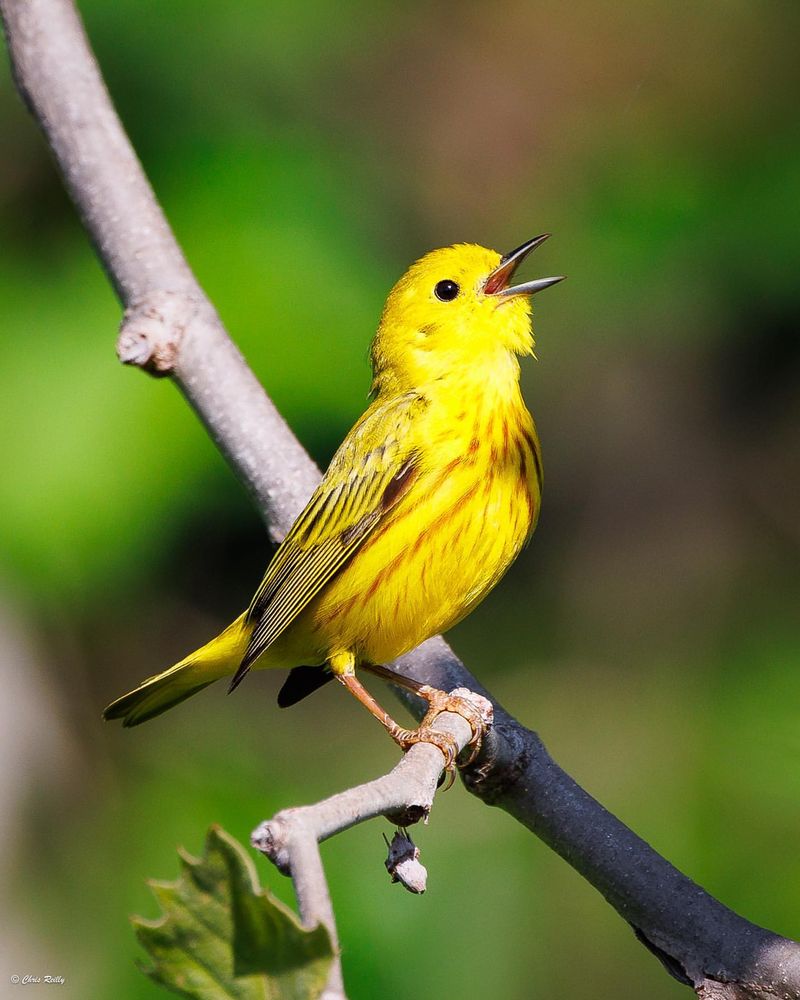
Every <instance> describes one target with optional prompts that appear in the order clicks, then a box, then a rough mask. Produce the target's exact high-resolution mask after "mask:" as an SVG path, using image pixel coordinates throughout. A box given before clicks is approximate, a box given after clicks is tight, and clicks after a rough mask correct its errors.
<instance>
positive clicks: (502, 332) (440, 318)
mask: <svg viewBox="0 0 800 1000" xmlns="http://www.w3.org/2000/svg"><path fill="white" fill-rule="evenodd" d="M546 239H547V235H544V236H537V237H536V238H535V239H532V240H529V241H528V242H527V243H523V244H522V246H520V247H518V248H517V249H516V250H513V251H512V252H511V253H508V254H506V255H505V256H503V257H501V256H500V254H499V253H497V252H496V251H495V250H487V249H486V248H485V247H480V246H476V245H474V244H464V243H462V244H457V245H456V246H452V247H445V248H444V249H442V250H433V251H431V252H430V253H428V254H426V255H425V256H424V257H422V258H420V260H418V261H417V262H416V263H414V264H412V265H411V267H410V268H409V269H408V270H407V271H406V273H405V274H404V275H403V277H402V278H401V279H400V280H399V281H398V282H397V284H396V285H395V286H394V288H393V289H392V290H391V292H390V293H389V298H388V299H387V300H386V305H385V306H384V309H383V315H382V316H381V322H380V326H379V327H378V332H377V334H376V335H375V340H374V342H373V345H372V363H373V371H374V374H375V383H374V388H375V389H377V390H380V389H382V388H384V387H385V388H387V389H390V390H398V389H409V388H414V387H418V386H421V385H424V384H426V383H427V382H430V381H433V380H436V379H440V378H442V377H446V376H447V375H452V374H458V373H459V372H463V371H465V370H466V369H470V370H474V371H475V372H476V373H480V371H481V370H485V371H487V373H488V372H489V371H490V370H491V366H492V365H494V364H497V363H498V361H502V360H504V359H509V358H513V356H514V355H516V354H531V353H532V352H533V332H532V330H531V303H530V299H531V296H532V295H533V294H535V293H536V292H538V291H541V290H542V289H544V288H548V287H549V286H550V285H554V284H555V283H556V282H558V281H561V280H562V278H561V277H558V278H538V279H535V280H533V281H526V282H522V283H520V284H512V279H513V277H514V273H515V271H516V270H517V268H518V267H519V265H520V264H521V263H522V261H523V260H524V259H525V258H526V257H527V256H528V254H529V253H530V252H531V251H532V250H535V249H536V247H538V246H540V245H541V244H542V243H544V241H545V240H546ZM515 364H516V363H515Z"/></svg>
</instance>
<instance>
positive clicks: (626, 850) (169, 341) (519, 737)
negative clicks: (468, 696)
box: [0, 0, 800, 1000]
mask: <svg viewBox="0 0 800 1000" xmlns="http://www.w3.org/2000/svg"><path fill="white" fill-rule="evenodd" d="M0 12H1V13H2V17H3V22H4V25H5V30H6V35H7V38H8V43H9V48H10V52H11V59H12V65H13V68H14V74H15V78H16V81H17V85H18V87H19V90H20V93H21V94H22V96H23V98H24V99H25V101H26V103H27V104H28V107H29V108H30V110H31V112H32V114H33V115H34V117H35V118H36V119H37V120H38V122H39V124H40V126H41V128H42V130H43V132H44V134H45V138H46V139H47V141H48V143H49V145H50V147H51V149H52V151H53V154H54V155H55V158H56V160H57V162H58V165H59V167H60V169H61V173H62V175H63V177H64V181H65V183H66V185H67V188H68V190H69V192H70V194H71V196H72V199H73V201H74V202H75V204H76V206H77V208H78V211H79V213H80V215H81V218H82V220H83V222H84V225H85V226H86V229H87V231H88V232H89V235H90V237H91V239H92V241H93V243H94V245H95V247H96V249H97V252H98V255H99V257H100V259H101V261H102V263H103V266H104V267H105V269H106V272H107V274H108V275H109V278H110V280H111V282H112V284H113V285H114V287H115V289H116V291H117V294H118V295H119V297H120V299H121V301H122V303H123V305H124V306H125V316H124V319H123V323H122V330H121V334H120V341H119V354H120V357H121V359H122V360H123V361H124V362H126V363H129V364H134V365H138V366H139V367H143V368H146V369H148V370H150V371H151V372H153V373H155V374H161V375H164V374H170V375H172V377H173V379H174V381H175V382H176V384H177V385H178V386H179V387H180V389H181V391H182V392H183V394H184V395H185V396H186V398H187V400H188V401H189V403H190V404H191V405H192V407H193V408H194V409H195V411H196V412H197V414H198V416H199V417H200V419H201V420H202V422H203V423H204V425H205V426H206V428H207V429H208V431H209V433H210V435H211V436H212V438H213V439H214V441H215V442H216V444H217V446H218V447H219V448H220V450H221V451H222V452H223V454H224V455H225V456H226V458H227V460H228V462H229V463H230V464H231V466H232V468H233V470H234V472H235V473H236V475H237V476H238V477H239V478H240V479H241V481H242V482H243V483H244V484H245V486H246V487H247V489H248V490H249V492H250V493H251V494H252V495H253V497H254V499H255V501H256V504H257V506H258V509H259V510H260V512H261V514H262V516H263V518H264V520H265V522H266V524H267V527H268V530H269V532H270V534H271V535H272V537H273V538H274V539H279V538H281V537H282V536H283V535H284V534H285V532H286V531H287V529H288V527H289V525H290V524H291V523H292V520H293V519H294V517H295V516H296V515H297V513H298V512H299V510H300V509H301V507H302V505H303V504H304V502H305V501H306V499H307V498H308V496H309V495H310V493H311V492H312V490H313V488H314V486H315V485H316V483H317V482H318V475H319V474H318V472H317V470H316V468H315V467H314V464H313V463H312V462H311V460H310V459H309V458H308V456H307V455H306V454H305V452H304V451H303V449H302V447H301V446H300V445H299V443H298V442H297V440H296V438H295V437H294V435H293V434H292V432H291V431H290V430H289V428H288V427H287V426H286V424H285V423H284V421H283V420H282V419H281V417H280V415H279V414H278V413H277V411H276V409H275V407H274V406H273V405H272V403H271V402H270V400H269V399H268V397H267V396H266V395H265V393H264V392H263V390H262V388H261V386H260V385H259V383H258V381H257V380H256V378H255V377H254V375H253V374H252V372H251V371H250V370H249V368H248V367H247V365H246V363H245V361H244V359H243V358H242V356H241V354H240V353H239V351H238V350H237V348H236V347H235V346H234V344H233V343H232V341H231V340H230V338H229V337H228V335H227V334H226V332H225V330H224V328H223V326H222V324H221V322H220V320H219V317H218V316H217V314H216V312H215V310H214V308H213V306H212V305H211V303H210V302H209V301H208V299H207V297H206V296H205V294H204V293H203V291H202V289H201V288H200V287H199V285H198V284H197V281H196V280H195V278H194V276H193V275H192V273H191V270H190V268H189V266H188V264H187V263H186V260H185V258H184V257H183V254H182V252H181V250H180V248H179V246H178V244H177V242H176V241H175V238H174V236H173V234H172V232H171V230H170V228H169V225H168V224H167V221H166V219H165V218H164V215H163V213H162V211H161V209H160V207H159V206H158V203H157V202H156V200H155V197H154V195H153V193H152V190H151V189H150V186H149V184H148V182H147V180H146V178H145V176H144V173H143V171H142V169H141V166H140V164H139V162H138V160H137V158H136V155H135V153H134V152H133V150H132V148H131V146H130V143H129V141H128V139H127V137H126V135H125V133H124V131H123V129H122V126H121V125H120V122H119V120H118V118H117V116H116V113H115V111H114V109H113V106H112V104H111V101H110V99H109V97H108V93H107V91H106V89H105V86H104V84H103V81H102V78H101V76H100V73H99V70H98V68H97V64H96V63H95V60H94V58H93V56H92V54H91V51H90V49H89V46H88V43H87V41H86V37H85V35H84V32H83V29H82V26H81V24H80V21H79V19H78V16H77V14H76V12H75V9H74V7H73V5H72V3H71V2H69V0H0ZM400 668H401V670H403V671H404V672H405V673H408V674H410V675H411V676H413V677H415V678H416V679H418V680H420V681H423V682H425V683H428V684H432V685H434V686H436V687H439V688H443V689H445V690H451V689H452V688H455V687H466V688H469V689H470V690H472V691H477V692H479V693H482V694H484V695H486V694H487V692H486V691H485V689H484V688H482V687H481V685H480V684H478V682H477V681H476V680H475V679H474V678H473V677H472V676H471V675H470V673H469V672H468V671H467V670H466V669H465V667H464V666H463V664H461V663H460V661H459V660H458V659H457V657H456V656H455V655H454V654H453V652H452V651H451V650H450V649H449V647H448V646H447V644H446V643H445V642H444V640H442V639H441V638H436V639H432V640H429V641H428V642H427V643H424V644H423V645H422V646H421V647H420V648H419V649H418V650H415V651H414V652H413V653H410V654H409V655H408V656H406V657H404V658H403V660H402V661H401V667H400ZM492 701H494V699H492ZM495 720H496V725H495V729H494V730H493V734H492V735H491V737H490V738H489V739H488V740H487V741H486V745H485V748H484V752H483V753H482V755H481V758H480V759H479V761H478V763H477V764H476V765H475V766H474V767H472V768H471V769H469V771H468V772H467V773H466V775H465V783H466V785H467V787H468V788H470V790H471V791H473V792H474V793H475V794H476V795H478V796H479V797H481V798H482V799H483V800H484V801H485V802H487V803H490V804H493V805H499V806H501V807H502V808H503V809H505V810H507V811H508V812H509V813H511V815H513V816H515V817H516V818H517V819H519V820H520V822H522V823H523V824H524V825H525V826H527V827H528V828H529V829H530V830H532V831H533V832H534V833H536V834H537V835H538V836H539V837H541V838H542V840H544V841H545V842H546V843H547V844H549V845H550V846H551V847H552V848H553V849H554V850H555V851H557V852H558V853H559V854H560V855H561V856H562V857H563V858H565V859H566V860H567V861H568V862H569V863H570V864H571V865H572V866H573V867H574V868H576V869H577V870H578V871H579V872H580V873H581V874H582V875H584V877H585V878H586V879H588V881H589V882H591V883H592V884H593V885H594V886H595V887H596V888H597V889H598V890H599V891H600V892H601V893H602V894H603V895H604V896H605V898H606V899H607V900H608V901H609V903H611V905H612V906H613V907H614V908H615V909H616V910H617V911H618V912H619V913H620V914H621V915H622V916H623V918H624V919H625V920H627V921H628V922H629V923H631V924H632V925H633V927H634V929H635V930H636V933H637V936H638V937H639V938H640V940H641V941H642V942H643V943H645V944H646V945H647V946H648V947H649V948H650V949H651V950H652V951H654V952H655V953H656V954H657V955H658V956H659V958H661V960H662V962H663V963H664V964H665V966H666V968H667V969H668V971H670V972H671V973H672V974H673V975H675V976H676V977H677V978H679V979H681V981H683V982H687V983H689V984H691V985H692V986H693V987H694V989H695V991H696V992H697V994H698V995H699V996H703V997H714V998H715V1000H718V998H727V1000H741V998H749V997H753V998H755V997H759V998H761V1000H764V998H765V997H775V998H780V1000H800V946H798V945H797V944H796V943H795V942H793V941H790V940H788V939H786V938H782V937H780V936H778V935H776V934H773V933H771V932H770V931H767V930H764V929H762V928H760V927H757V926H756V925H754V924H751V923H750V922H749V921H747V920H745V919H743V918H742V917H739V916H738V915H737V914H735V913H733V912H732V911H731V910H729V909H728V908H727V907H725V906H723V905H722V904H721V903H720V902H718V901H717V900H716V899H714V898H713V897H712V896H710V895H709V894H708V893H706V892H705V891H704V890H702V889H701V888H700V887H699V886H697V885H696V884H695V883H693V882H692V881H691V880H690V879H688V878H687V877H686V876H684V875H682V874H681V873H680V872H679V871H677V870H676V869H675V868H674V867H673V866H672V865H671V864H669V862H667V861H666V860H665V859H664V858H662V857H661V856H660V855H659V854H657V853H656V852H655V851H654V850H653V849H652V848H651V847H649V846H648V845H647V844H646V843H645V842H644V841H642V840H641V839H640V838H639V837H637V836H636V835H635V834H634V833H632V832H631V831H630V830H629V829H628V828H627V827H626V826H625V825H624V824H622V823H621V822H620V821H619V820H617V819H616V818H615V817H613V816H612V815H611V814H610V813H608V812H607V811H606V810H605V809H604V808H603V807H602V806H601V805H600V804H599V803H597V802H596V801H595V800H594V799H593V798H592V797H591V796H590V795H588V793H586V792H585V791H584V790H583V789H581V788H580V787H579V786H578V785H577V784H576V783H575V782H574V781H573V780H572V778H570V777H569V775H567V774H566V773H565V772H564V771H563V770H562V769H561V768H560V767H558V765H557V764H556V763H555V762H554V761H553V760H552V758H551V757H550V756H549V754H548V753H547V751H546V750H545V748H544V746H543V745H542V743H541V741H540V740H539V738H538V736H537V735H536V734H535V733H532V732H531V731H530V730H528V729H526V728H525V727H524V726H522V725H521V724H520V723H519V722H517V721H516V720H515V719H514V718H513V717H512V716H511V715H509V714H508V713H507V712H505V711H504V710H503V709H501V708H500V707H499V706H497V703H496V702H495ZM437 753H438V751H437ZM345 794H347V793H345ZM301 905H302V904H301Z"/></svg>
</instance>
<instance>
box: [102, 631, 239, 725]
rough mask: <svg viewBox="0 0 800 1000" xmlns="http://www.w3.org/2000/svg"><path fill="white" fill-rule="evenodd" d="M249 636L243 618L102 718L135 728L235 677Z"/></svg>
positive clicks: (115, 704)
mask: <svg viewBox="0 0 800 1000" xmlns="http://www.w3.org/2000/svg"><path fill="white" fill-rule="evenodd" d="M249 632H250V629H249V628H248V627H247V626H246V625H245V623H244V615H242V616H240V617H239V618H237V619H236V621H235V622H234V623H233V624H232V625H229V626H228V628H226V629H225V631H224V632H221V633H220V634H219V635H218V636H217V637H216V638H215V639H212V640H211V642H209V643H207V644H206V645H205V646H203V647H202V648H201V649H198V650H197V651H196V652H194V653H191V654H190V655H189V656H187V657H186V658H185V659H183V660H181V662H180V663H176V664H175V666H174V667H170V668H169V670H165V671H164V672H163V673H161V674H157V675H156V676H155V677H148V678H147V680H145V681H142V683H141V684H140V685H139V687H137V688H135V689H134V690H133V691H129V692H128V694H125V695H123V696H122V697H121V698H117V700H116V701H113V702H112V703H111V704H110V705H109V706H108V708H106V710H105V711H104V712H103V718H104V719H106V720H109V719H122V724H123V726H138V725H139V724H140V723H142V722H147V720H148V719H153V718H155V716H157V715H161V713H162V712H166V711H167V709H169V708H172V707H173V706H174V705H178V704H180V702H182V701H185V700H186V698H190V697H191V696H192V695H193V694H196V693H197V692H198V691H202V690H203V688H204V687H208V685H209V684H213V683H214V681H216V680H219V678H220V677H225V676H226V675H228V674H232V673H234V672H235V671H236V669H237V667H238V666H239V664H240V663H241V660H242V657H243V656H244V651H245V649H246V648H247V639H248V636H249Z"/></svg>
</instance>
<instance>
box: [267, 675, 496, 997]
mask: <svg viewBox="0 0 800 1000" xmlns="http://www.w3.org/2000/svg"><path fill="white" fill-rule="evenodd" d="M458 694H460V695H461V696H462V697H464V698H471V699H472V700H473V701H474V702H476V705H477V707H479V709H480V710H481V712H482V714H483V715H484V717H485V718H486V719H487V720H488V721H490V720H491V705H490V704H489V703H488V702H487V701H486V699H484V698H480V697H478V696H475V695H473V694H472V692H470V691H466V690H463V689H462V690H460V691H458ZM431 728H432V729H436V730H438V731H439V732H442V733H448V734H450V735H451V736H452V737H453V738H454V739H455V741H456V745H457V747H458V750H459V752H460V751H461V750H463V749H464V747H465V746H466V745H467V743H468V742H469V740H470V738H471V736H472V728H471V726H470V724H469V723H468V722H467V720H466V719H464V718H462V717H461V716H460V715H454V714H452V713H450V712H443V713H442V714H441V715H439V716H437V718H436V719H435V720H434V722H433V723H432V725H431ZM443 764H444V757H443V756H442V753H441V751H440V750H439V749H437V747H435V746H433V745H432V744H430V743H417V744H415V745H414V746H413V747H411V749H410V750H409V751H408V753H406V754H405V755H404V756H403V757H402V759H401V760H400V763H399V764H397V765H396V766H395V767H394V768H393V770H392V771H391V772H390V773H389V774H386V775H383V777H380V778H376V779H375V780H374V781H368V782H367V783H366V784H363V785H359V786H357V787H356V788H349V789H348V790H347V791H345V792H340V793H339V794H338V795H333V796H331V798H329V799H325V800H324V801H322V802H318V803H317V804H316V805H312V806H300V807H299V808H295V809H285V810H283V812H280V813H278V815H277V816H275V817H273V818H272V819H271V820H267V821H266V822H264V823H262V824H261V825H260V826H259V827H257V829H256V830H254V831H253V834H252V837H251V838H250V839H251V843H252V844H253V847H255V848H257V849H258V850H259V851H261V852H262V854H265V855H266V856H267V857H268V858H269V859H270V861H272V862H273V863H274V864H275V866H276V867H277V868H278V870H279V871H281V872H283V874H284V875H290V876H291V878H292V881H293V883H294V889H295V895H296V896H297V905H298V907H299V910H300V918H301V919H302V921H303V923H304V924H305V925H306V926H309V927H313V926H316V924H318V923H323V924H325V926H326V927H327V928H328V931H329V933H330V935H331V940H332V941H333V943H334V947H336V948H337V949H338V937H337V934H336V924H335V920H334V916H333V908H332V906H331V900H330V895H329V893H328V886H327V883H326V881H325V875H324V872H323V868H322V861H321V859H320V855H319V844H320V843H321V842H322V841H323V840H327V839H328V838H329V837H333V836H335V835H336V834H337V833H341V832H342V831H343V830H348V829H350V827H352V826H356V825H357V824H358V823H364V822H365V821H366V820H369V819H373V818H374V817H376V816H386V817H387V818H388V819H390V820H391V821H392V822H393V823H395V824H397V825H398V826H409V825H411V824H412V823H417V822H418V821H419V820H421V819H427V817H428V814H429V813H430V810H431V806H432V805H433V798H434V795H435V794H436V786H437V782H438V780H439V776H440V775H441V773H442V767H443ZM387 867H388V865H387ZM395 877H397V876H395ZM422 888H423V887H417V888H415V889H414V890H413V891H417V892H419V891H422ZM337 990H338V992H336V991H337ZM341 997H344V987H343V985H342V981H341V968H340V967H339V966H337V967H336V975H335V978H333V977H332V979H331V980H329V981H328V984H327V987H326V998H328V1000H337V998H341Z"/></svg>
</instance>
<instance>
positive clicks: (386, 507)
mask: <svg viewBox="0 0 800 1000" xmlns="http://www.w3.org/2000/svg"><path fill="white" fill-rule="evenodd" d="M424 406H425V402H424V400H423V399H422V398H421V397H419V396H417V395H415V394H408V395H405V396H402V397H400V398H399V399H395V400H392V401H390V402H386V403H384V402H376V403H373V405H372V406H371V407H370V408H369V409H368V410H367V411H366V413H365V414H364V416H363V417H362V418H361V420H359V422H358V423H357V424H356V425H355V427H354V428H353V429H352V430H351V431H350V433H349V434H348V436H347V437H346V438H345V440H344V442H343V443H342V445H341V447H340V448H339V450H338V451H337V452H336V454H335V455H334V457H333V460H332V461H331V464H330V466H329V467H328V471H327V472H326V474H325V477H324V479H323V480H322V482H321V483H320V485H319V486H318V487H317V489H316V491H315V492H314V495H313V496H312V497H311V499H310V500H309V502H308V504H307V505H306V507H305V509H304V510H303V512H302V513H301V514H300V516H299V517H298V518H297V520H296V521H295V523H294V525H293V526H292V529H291V531H290V532H289V534H288V535H287V536H286V538H285V539H284V541H283V542H282V544H281V546H280V548H279V549H278V551H277V552H276V553H275V556H274V557H273V559H272V562H271V563H270V564H269V567H268V569H267V573H266V576H265V577H264V579H263V581H262V582H261V586H260V587H259V588H258V590H257V591H256V595H255V597H254V598H253V601H252V603H251V605H250V608H249V610H248V612H247V621H248V622H253V623H255V627H254V629H253V633H252V635H251V637H250V642H249V644H248V647H247V651H246V652H245V655H244V658H243V660H242V664H241V666H240V667H239V670H238V671H237V673H236V676H235V677H234V679H233V681H232V682H231V690H233V688H234V687H236V685H237V684H239V683H240V682H241V680H242V678H243V677H244V675H245V674H246V673H247V671H248V669H249V668H250V666H251V664H252V663H253V662H254V661H255V660H256V659H257V658H258V657H259V656H260V655H261V654H262V653H263V652H264V651H265V650H266V649H267V648H268V647H269V646H270V645H271V644H272V643H273V642H274V641H275V640H276V639H277V638H278V636H280V635H281V633H282V632H283V631H284V630H285V629H286V628H287V627H288V626H289V625H290V624H291V622H292V621H294V619H295V618H296V617H297V615H299V614H300V612H301V611H302V610H303V608H305V607H306V606H307V605H308V603H309V602H310V601H311V600H312V599H313V598H314V597H315V596H316V595H317V594H318V593H319V591H320V590H321V589H322V587H324V586H325V584H326V583H327V582H328V581H329V580H330V579H331V578H332V577H333V576H334V575H335V574H336V573H337V572H338V571H339V570H340V569H342V567H343V566H344V564H345V563H346V562H347V560H348V559H349V558H350V557H351V556H353V555H354V554H355V552H356V551H357V550H358V548H359V547H360V546H361V545H362V544H363V542H364V541H365V540H366V539H367V538H368V537H369V536H370V534H371V533H372V532H373V531H374V530H375V528H376V527H377V526H378V525H379V524H380V523H381V520H382V519H383V518H384V517H385V515H386V514H387V513H388V512H389V511H390V510H391V509H392V508H393V507H394V506H395V504H397V503H398V501H399V500H400V499H401V497H402V496H403V495H404V494H405V493H406V491H407V490H408V488H409V487H410V486H411V483H412V482H413V480H414V477H415V475H416V471H417V455H416V452H415V450H414V445H413V439H412V435H411V434H410V433H409V432H410V429H411V426H412V424H413V422H414V417H415V415H416V414H417V413H418V412H419V411H420V409H421V408H422V407H424Z"/></svg>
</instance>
